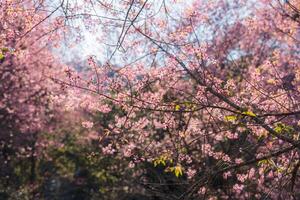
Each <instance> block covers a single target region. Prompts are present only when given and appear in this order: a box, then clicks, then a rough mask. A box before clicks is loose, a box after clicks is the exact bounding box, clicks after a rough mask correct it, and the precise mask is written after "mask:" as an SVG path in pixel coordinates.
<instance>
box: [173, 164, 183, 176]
mask: <svg viewBox="0 0 300 200" xmlns="http://www.w3.org/2000/svg"><path fill="white" fill-rule="evenodd" d="M174 174H175V176H176V177H179V176H182V168H181V166H180V165H177V166H176V167H174Z"/></svg>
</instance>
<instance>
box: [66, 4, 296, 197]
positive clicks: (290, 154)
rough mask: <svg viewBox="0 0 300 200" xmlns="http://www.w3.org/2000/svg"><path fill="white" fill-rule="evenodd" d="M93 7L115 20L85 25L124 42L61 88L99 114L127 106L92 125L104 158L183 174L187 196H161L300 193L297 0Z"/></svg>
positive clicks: (101, 19) (156, 188) (156, 186)
mask: <svg viewBox="0 0 300 200" xmlns="http://www.w3.org/2000/svg"><path fill="white" fill-rule="evenodd" d="M183 4H184V6H185V7H184V9H182V10H180V9H179V7H180V6H183ZM85 5H88V4H86V3H85ZM90 6H91V7H90V8H91V10H92V9H95V12H96V11H97V10H101V9H102V10H104V12H106V14H107V16H109V17H103V16H98V15H97V14H94V15H93V14H87V13H85V14H84V15H85V16H86V18H85V19H84V21H85V22H86V23H88V24H93V25H95V24H96V25H99V26H97V27H98V30H99V29H101V30H102V31H106V33H107V34H106V35H104V36H102V37H101V38H99V42H100V43H101V42H102V43H103V44H107V40H106V36H107V37H110V38H115V43H114V44H108V45H109V47H107V48H108V49H109V50H108V52H109V55H108V56H107V58H105V59H103V58H101V60H104V62H102V63H103V64H98V63H97V61H96V60H95V58H93V57H91V58H90V59H89V60H88V62H89V66H90V69H89V70H88V71H86V74H85V75H82V76H81V77H80V76H77V75H75V73H74V74H69V76H70V81H69V82H65V81H61V84H64V85H66V86H70V87H73V88H78V89H79V90H80V91H85V92H87V93H90V94H91V96H92V97H94V98H92V97H91V98H92V99H93V100H92V101H91V100H89V99H88V98H87V99H86V103H85V104H84V105H85V107H87V105H89V106H90V108H91V112H100V113H103V114H105V113H110V112H113V110H114V109H116V108H118V109H119V110H121V111H122V112H121V113H119V114H116V115H115V117H114V119H113V120H112V121H110V122H109V123H108V124H107V122H103V121H94V122H93V124H94V125H96V126H100V127H102V128H101V129H100V130H101V132H100V133H99V134H101V137H100V138H101V140H102V139H103V138H106V139H108V140H109V141H110V142H109V144H107V142H106V143H104V144H103V148H102V152H103V153H105V154H113V155H118V156H120V157H124V158H126V159H127V160H128V161H129V167H138V166H139V165H142V164H143V163H153V165H154V167H158V166H161V167H163V168H164V171H165V173H173V174H174V176H176V177H178V178H180V177H182V181H183V182H181V184H183V185H184V184H186V185H187V186H186V190H185V191H184V192H183V193H181V194H179V195H175V196H174V194H170V195H167V194H163V197H164V199H174V198H177V199H193V198H203V199H217V198H221V199H251V198H252V199H259V198H271V199H280V198H287V199H296V198H297V195H298V194H299V191H298V190H297V188H298V187H299V186H298V185H299V180H298V177H299V175H298V169H299V166H300V164H299V162H298V159H299V152H298V150H299V114H300V112H299V66H298V62H297V61H298V59H299V17H298V15H299V2H297V1H286V2H282V1H265V0H261V1H243V0H236V1H230V2H228V1H222V0H220V1H214V2H211V1H209V2H206V1H188V2H184V3H183V2H180V1H126V2H123V3H116V4H113V3H102V2H96V1H95V2H93V1H91V4H90ZM177 7H178V9H177ZM92 30H93V29H92ZM116 32H117V34H116ZM96 33H97V32H96ZM99 34H100V33H99ZM113 41H114V40H113ZM81 105H82V104H81ZM91 124H92V123H91V122H90V123H86V124H85V125H84V126H90V125H91ZM184 177H185V178H184ZM141 181H142V182H143V181H144V183H147V181H148V182H149V180H147V179H145V177H144V178H142V179H141ZM149 184H150V187H149V188H151V189H152V190H153V191H158V192H161V191H160V190H159V188H160V187H162V185H164V184H168V183H165V182H160V183H153V185H151V183H149Z"/></svg>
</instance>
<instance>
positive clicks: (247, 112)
mask: <svg viewBox="0 0 300 200" xmlns="http://www.w3.org/2000/svg"><path fill="white" fill-rule="evenodd" d="M242 114H244V115H247V116H250V117H256V114H254V113H253V112H252V111H250V110H248V111H245V112H242Z"/></svg>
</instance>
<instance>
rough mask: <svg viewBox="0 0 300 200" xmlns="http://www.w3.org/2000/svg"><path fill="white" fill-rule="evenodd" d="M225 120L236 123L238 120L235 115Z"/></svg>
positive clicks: (226, 117)
mask: <svg viewBox="0 0 300 200" xmlns="http://www.w3.org/2000/svg"><path fill="white" fill-rule="evenodd" d="M225 120H226V121H228V122H234V121H236V120H237V117H236V116H234V115H228V116H225Z"/></svg>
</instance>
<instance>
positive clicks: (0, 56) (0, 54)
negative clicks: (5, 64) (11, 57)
mask: <svg viewBox="0 0 300 200" xmlns="http://www.w3.org/2000/svg"><path fill="white" fill-rule="evenodd" d="M4 58H5V56H4V55H3V54H2V53H0V61H1V60H3V59H4Z"/></svg>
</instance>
